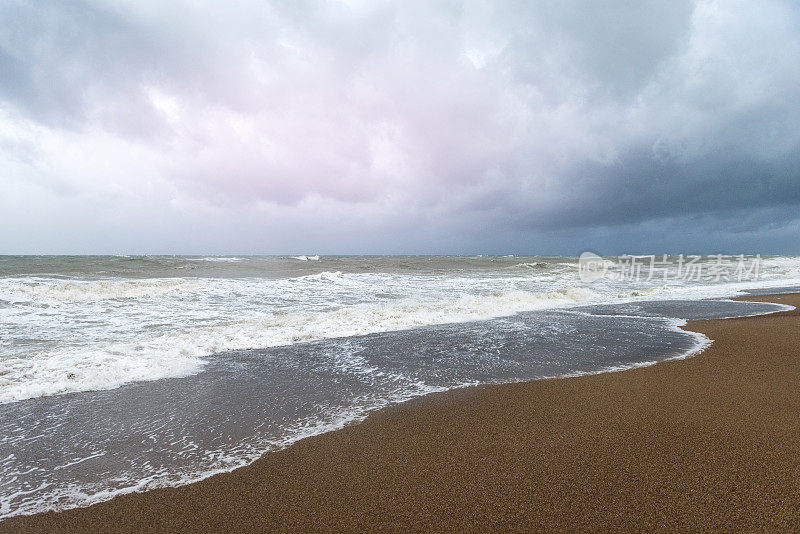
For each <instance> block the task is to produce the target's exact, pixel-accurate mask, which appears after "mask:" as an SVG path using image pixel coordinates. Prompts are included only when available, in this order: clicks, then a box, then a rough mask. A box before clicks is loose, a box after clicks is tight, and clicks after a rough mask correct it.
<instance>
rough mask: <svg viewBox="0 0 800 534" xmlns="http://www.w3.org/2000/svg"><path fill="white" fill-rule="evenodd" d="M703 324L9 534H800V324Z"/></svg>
mask: <svg viewBox="0 0 800 534" xmlns="http://www.w3.org/2000/svg"><path fill="white" fill-rule="evenodd" d="M754 300H766V299H765V298H764V297H759V298H758V299H754ZM768 300H772V301H775V302H785V303H791V304H794V305H796V306H800V295H781V296H775V297H771V298H769V299H768ZM688 328H689V329H692V330H697V331H701V332H703V333H705V334H706V335H708V336H709V337H710V338H712V339H714V340H715V342H714V344H713V345H712V347H711V348H710V349H708V350H707V351H706V352H705V353H703V354H702V355H701V356H698V357H695V358H691V359H688V360H677V361H668V362H662V363H659V364H657V365H654V366H652V367H647V368H640V369H635V370H629V371H625V372H621V373H610V374H603V375H593V376H584V377H578V378H569V379H554V380H543V381H537V382H528V383H521V384H508V385H502V386H488V387H477V388H472V389H466V390H461V391H455V392H449V393H444V394H438V395H432V396H428V397H425V398H422V399H418V400H415V401H412V402H409V403H406V404H403V405H400V406H396V407H393V408H389V409H386V410H383V411H381V412H378V413H376V414H375V415H373V416H371V417H369V418H368V419H367V420H366V421H365V422H363V423H361V424H358V425H354V426H351V427H348V428H345V429H343V430H340V431H337V432H331V433H328V434H324V435H321V436H317V437H313V438H309V439H306V440H303V441H300V442H298V443H297V444H295V445H293V446H291V447H289V448H287V449H286V450H283V451H279V452H274V453H269V454H267V455H265V456H264V457H263V458H262V459H261V460H259V461H258V462H256V463H254V464H253V465H251V466H248V467H245V468H242V469H238V470H236V471H234V472H232V473H228V474H223V475H218V476H214V477H211V478H209V479H207V480H205V481H202V482H199V483H197V484H192V485H189V486H184V487H180V488H170V489H163V490H155V491H150V492H146V493H139V494H132V495H126V496H121V497H118V498H116V499H113V500H112V501H109V502H106V503H101V504H98V505H95V506H92V507H90V508H85V509H77V510H69V511H66V512H63V513H47V514H40V515H36V516H30V517H21V518H12V519H10V520H7V521H6V522H3V523H0V531H10V532H16V531H20V532H28V531H37V532H42V531H49V532H60V531H71V532H77V531H95V532H101V531H127V532H146V531H170V532H191V531H206V532H207V531H240V532H241V531H267V530H281V531H298V530H348V531H352V530H367V529H369V530H373V529H381V530H392V531H400V530H461V531H463V530H470V531H473V530H483V531H485V530H500V529H503V530H506V529H516V530H520V529H544V528H547V529H558V530H567V529H569V530H578V529H580V530H607V529H625V530H643V529H646V530H652V529H657V530H675V529H692V530H710V529H714V530H719V529H724V530H731V529H736V530H744V529H747V530H752V529H757V530H779V531H787V530H793V531H798V530H800V387H799V386H800V354H799V353H798V348H797V347H798V343H799V342H800V314H798V313H797V312H787V313H782V314H775V315H770V316H762V317H755V318H743V319H728V320H715V321H695V322H693V323H691V324H690V325H689V326H688Z"/></svg>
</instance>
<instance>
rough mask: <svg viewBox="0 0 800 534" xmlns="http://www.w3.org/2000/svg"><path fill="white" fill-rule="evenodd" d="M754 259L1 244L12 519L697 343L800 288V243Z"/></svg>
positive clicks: (5, 487)
mask: <svg viewBox="0 0 800 534" xmlns="http://www.w3.org/2000/svg"><path fill="white" fill-rule="evenodd" d="M613 260H614V259H613V258H611V259H609V260H608V261H613ZM707 263H708V267H709V272H711V271H712V269H711V268H712V264H713V261H712V260H710V259H709V260H707ZM670 269H672V270H670ZM758 274H759V279H758V280H743V281H739V280H735V279H734V280H726V279H724V277H722V278H719V277H713V276H712V277H710V279H707V278H704V279H699V278H698V279H689V278H687V277H685V276H684V277H681V276H680V275H679V273H678V272H677V268H676V267H666V268H665V271H664V275H663V276H661V274H659V276H653V277H647V276H643V277H639V278H637V279H631V278H626V279H613V278H601V279H599V280H596V281H593V282H591V283H590V282H582V281H581V278H580V277H579V269H578V258H575V257H515V256H506V257H495V256H492V257H430V256H423V257H324V256H323V257H320V256H316V255H298V256H287V257H162V256H157V257H151V256H148V257H127V256H98V257H86V256H81V257H0V333H1V334H2V335H1V336H0V518H1V517H6V516H10V515H16V514H21V513H32V512H36V511H41V510H46V509H60V508H66V507H73V506H83V505H87V504H90V503H92V502H96V501H99V500H104V499H107V498H110V497H112V496H113V495H116V494H119V493H123V492H128V491H134V490H138V489H144V488H150V487H156V486H161V485H171V484H180V483H185V482H189V481H193V480H197V479H200V478H203V477H205V476H208V475H210V474H212V473H215V472H219V471H225V470H229V469H232V468H234V467H237V466H240V465H244V464H246V463H248V462H250V461H252V460H253V459H255V458H257V457H258V456H259V455H261V454H263V453H264V452H266V451H268V450H272V449H275V448H278V447H282V446H285V445H287V444H289V443H292V442H293V441H296V440H297V439H300V438H302V437H304V436H308V435H313V434H317V433H320V432H324V431H326V430H330V429H334V428H339V427H341V426H342V425H344V424H347V423H350V422H353V421H358V420H360V419H362V418H363V417H365V416H366V414H368V413H369V412H370V411H373V410H375V409H377V408H380V407H383V406H386V405H388V404H391V403H394V402H400V401H403V400H407V399H409V398H412V397H415V396H419V395H423V394H426V393H430V392H435V391H442V390H446V389H450V388H454V387H461V386H467V385H472V384H480V383H497V382H508V381H516V380H528V379H535V378H542V377H549V376H567V375H574V374H581V373H592V372H600V371H606V370H615V369H624V368H629V367H634V366H638V365H646V364H649V363H652V362H653V361H657V360H661V359H665V358H676V357H685V356H687V355H689V354H692V353H693V352H696V351H698V350H700V349H701V348H703V347H704V346H705V345H706V344H707V343H708V340H706V339H705V338H704V337H703V336H700V335H697V334H693V333H688V332H684V331H682V330H681V329H680V328H679V327H680V325H681V324H683V321H684V320H685V319H692V318H703V317H727V316H737V315H751V314H759V313H769V312H771V311H775V310H778V309H781V307H780V306H776V305H768V304H759V303H736V302H732V301H729V300H726V299H728V298H729V297H732V296H735V295H739V294H742V293H744V292H746V291H748V290H751V291H756V292H757V291H761V292H769V291H777V290H781V291H784V290H790V289H792V288H794V287H797V286H800V258H798V257H765V258H763V259H762V261H761V264H760V270H759V273H758ZM717 278H719V279H717Z"/></svg>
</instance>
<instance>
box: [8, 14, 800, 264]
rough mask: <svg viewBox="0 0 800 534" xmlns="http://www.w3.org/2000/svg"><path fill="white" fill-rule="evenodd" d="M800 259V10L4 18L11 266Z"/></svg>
mask: <svg viewBox="0 0 800 534" xmlns="http://www.w3.org/2000/svg"><path fill="white" fill-rule="evenodd" d="M584 250H591V251H595V252H599V253H604V254H620V253H680V252H686V253H697V252H700V253H753V254H754V253H762V254H773V253H774V254H780V253H784V254H800V3H798V2H797V0H724V1H710V0H699V1H696V2H692V1H684V0H664V1H657V0H636V1H633V0H631V1H617V0H595V1H591V2H578V1H575V0H533V1H522V0H519V1H505V0H491V1H463V2H457V1H417V0H402V1H383V0H371V1H366V0H364V1H362V0H346V1H345V0H339V1H336V0H319V1H306V0H298V1H291V2H289V1H287V2H270V1H263V0H259V1H256V0H252V1H251V0H236V1H231V2H207V1H204V0H191V1H189V0H186V1H182V0H172V1H169V2H165V1H163V0H120V1H111V0H107V1H99V0H63V1H62V0H52V1H48V2H37V1H33V0H31V1H23V0H4V1H3V2H2V3H1V4H0V254H2V253H6V254H70V253H77V254H87V253H98V254H114V253H126V254H131V253H133V254H214V253H216V254H283V253H303V254H336V253H340V254H391V253H394V254H478V253H483V254H507V253H516V254H579V253H581V252H582V251H584Z"/></svg>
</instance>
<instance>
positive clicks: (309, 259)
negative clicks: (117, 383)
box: [292, 256, 319, 261]
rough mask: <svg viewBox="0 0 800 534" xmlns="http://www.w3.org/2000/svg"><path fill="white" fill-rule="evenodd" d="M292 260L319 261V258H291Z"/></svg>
mask: <svg viewBox="0 0 800 534" xmlns="http://www.w3.org/2000/svg"><path fill="white" fill-rule="evenodd" d="M292 259H294V260H300V261H319V256H292Z"/></svg>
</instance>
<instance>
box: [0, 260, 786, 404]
mask: <svg viewBox="0 0 800 534" xmlns="http://www.w3.org/2000/svg"><path fill="white" fill-rule="evenodd" d="M301 258H303V259H301ZM313 258H318V257H316V256H298V257H297V259H300V261H313ZM217 259H218V258H214V260H213V261H211V260H209V261H211V262H212V263H215V262H216V260H217ZM233 259H234V258H226V259H225V260H226V261H224V262H219V265H218V268H220V269H223V268H227V267H226V266H225V264H226V263H227V260H233ZM170 261H172V260H170ZM283 265H285V263H284V264H283ZM513 265H514V264H511V265H510V266H511V267H513ZM519 266H521V267H522V266H524V267H522V268H520V269H516V270H515V269H510V270H509V269H505V268H504V269H505V270H501V271H498V272H493V273H488V274H487V273H485V271H477V272H474V273H473V272H464V271H463V270H462V269H461V268H460V267H459V268H458V269H455V270H450V271H447V272H446V273H445V274H439V273H438V271H434V272H432V273H426V274H421V275H412V274H403V273H392V272H363V273H362V272H355V273H354V272H342V271H338V270H331V271H322V272H317V273H313V274H302V275H300V276H292V277H285V276H284V277H282V278H257V277H251V278H245V279H240V278H152V277H143V278H139V279H134V278H111V279H102V280H81V279H66V280H65V279H63V278H47V277H42V276H39V277H16V278H15V277H10V278H0V304H2V305H0V321H2V324H3V326H4V332H3V334H4V335H3V339H2V343H1V344H0V402H11V401H17V400H22V399H27V398H32V397H37V396H42V395H53V394H58V393H65V392H78V391H88V390H96V389H109V388H114V387H118V386H120V385H123V384H126V383H130V382H136V381H145V380H156V379H160V378H167V377H179V376H186V375H189V374H192V373H197V372H199V371H200V370H201V369H202V368H203V366H204V364H205V362H206V358H207V357H208V356H210V355H212V354H214V353H217V352H221V351H225V350H235V349H256V348H267V347H274V346H279V345H287V344H293V343H300V342H308V341H315V340H320V339H326V338H340V337H347V336H355V335H361V334H369V333H376V332H385V331H392V330H402V329H407V328H414V327H421V326H426V325H434V324H443V323H457V322H464V321H473V320H483V319H489V318H493V317H502V316H507V315H513V314H515V313H518V312H524V311H532V310H540V309H549V308H563V307H569V306H575V305H581V304H592V303H610V302H623V301H626V300H642V299H643V300H651V299H680V298H690V299H696V298H725V297H730V296H734V295H736V294H738V293H739V292H741V291H742V290H744V289H746V288H752V287H763V288H769V287H779V286H783V285H791V284H798V283H800V259H798V258H795V257H781V258H769V259H765V260H764V266H763V269H762V274H763V278H764V279H763V280H761V281H758V282H736V283H717V284H713V283H712V284H699V283H689V282H686V281H677V282H676V281H669V282H658V281H648V282H646V283H642V284H638V285H632V284H630V283H624V282H613V281H602V280H601V281H598V282H595V283H594V284H591V285H588V286H585V285H576V284H578V283H579V281H578V279H577V274H576V271H575V264H574V263H569V262H568V261H562V262H555V263H552V264H547V263H546V262H537V261H532V262H524V263H520V264H519ZM531 266H532V267H533V268H531ZM158 268H159V269H161V268H162V266H161V264H159V265H158ZM307 268H308V267H306V266H303V267H302V269H307ZM299 272H301V273H302V272H304V271H299ZM305 272H307V271H305Z"/></svg>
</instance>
